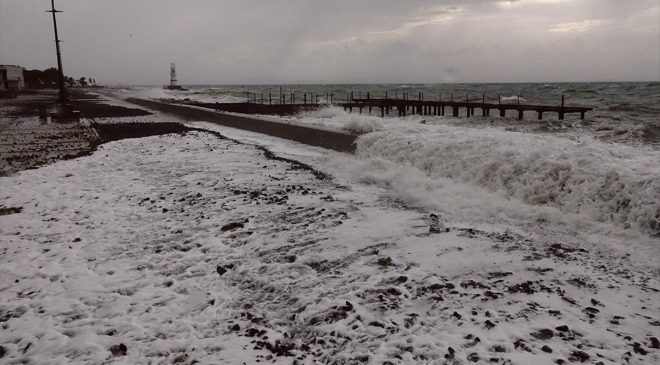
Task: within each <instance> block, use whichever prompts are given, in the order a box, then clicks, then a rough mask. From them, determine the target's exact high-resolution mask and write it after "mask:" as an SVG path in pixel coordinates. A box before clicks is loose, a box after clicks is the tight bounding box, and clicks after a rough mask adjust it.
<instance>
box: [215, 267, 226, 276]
mask: <svg viewBox="0 0 660 365" xmlns="http://www.w3.org/2000/svg"><path fill="white" fill-rule="evenodd" d="M215 270H216V271H217V272H218V275H220V276H222V275H224V274H225V273H226V272H227V269H225V268H224V267H222V266H221V265H218V266H216V268H215Z"/></svg>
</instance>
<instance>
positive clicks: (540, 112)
mask: <svg viewBox="0 0 660 365" xmlns="http://www.w3.org/2000/svg"><path fill="white" fill-rule="evenodd" d="M541 119H543V111H541V110H539V120H541Z"/></svg>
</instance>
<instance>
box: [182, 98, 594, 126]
mask: <svg viewBox="0 0 660 365" xmlns="http://www.w3.org/2000/svg"><path fill="white" fill-rule="evenodd" d="M390 95H391V94H390V93H385V94H384V96H383V97H380V98H372V97H371V94H370V93H365V96H366V97H362V93H361V92H360V93H358V94H357V95H355V93H352V92H351V93H346V95H342V99H340V100H338V99H337V98H336V97H335V95H334V94H333V93H328V94H325V95H318V94H313V93H304V94H303V95H302V97H301V96H300V95H297V96H296V94H294V93H286V94H284V93H282V92H280V93H279V94H277V95H275V97H273V95H272V94H263V93H261V94H257V93H246V99H247V100H246V102H245V103H194V102H191V103H188V104H192V105H196V106H201V107H205V108H211V109H216V110H221V111H227V112H235V113H243V114H277V115H290V114H295V113H297V112H300V111H304V110H312V109H317V108H319V107H321V106H323V105H336V106H338V107H342V108H344V109H345V110H347V111H349V112H353V111H354V110H356V111H358V112H359V113H363V112H365V111H366V112H368V113H369V114H371V113H372V112H373V111H374V109H376V111H377V112H380V115H381V116H382V117H384V116H386V115H388V116H389V115H391V114H392V113H393V112H394V113H396V114H395V115H397V116H400V117H404V116H406V115H411V114H417V115H437V116H442V115H451V116H454V117H459V116H465V117H471V116H474V115H475V111H476V110H477V109H478V110H479V111H480V114H481V115H482V116H490V115H491V112H495V113H497V114H496V115H499V116H500V117H505V116H506V115H507V112H508V111H513V112H514V115H517V117H518V119H523V117H524V113H525V112H532V113H536V115H537V118H538V119H539V120H540V119H543V116H544V115H546V114H548V113H557V115H558V116H559V119H560V120H563V119H564V118H565V116H566V114H578V113H579V114H580V119H584V118H585V114H586V113H587V112H588V111H591V110H593V108H591V107H584V106H566V105H565V98H564V96H563V95H562V97H561V103H558V105H540V104H521V103H520V98H519V97H518V98H517V99H516V101H515V102H504V103H503V102H502V100H501V97H500V96H498V97H497V102H491V101H490V99H487V98H486V95H481V98H478V99H474V98H472V99H471V98H470V95H469V94H465V95H464V98H463V99H462V100H458V99H455V98H454V95H453V94H449V96H448V97H447V98H446V99H445V100H443V97H442V95H438V96H437V98H436V99H435V100H425V98H424V94H423V93H418V95H417V98H416V99H411V98H410V94H409V93H402V94H401V95H400V97H399V94H398V93H395V94H394V97H393V98H392V97H390ZM356 96H357V97H356Z"/></svg>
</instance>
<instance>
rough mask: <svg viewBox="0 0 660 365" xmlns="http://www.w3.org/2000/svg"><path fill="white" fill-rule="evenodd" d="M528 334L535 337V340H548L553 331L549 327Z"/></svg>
mask: <svg viewBox="0 0 660 365" xmlns="http://www.w3.org/2000/svg"><path fill="white" fill-rule="evenodd" d="M530 336H532V337H534V338H536V339H537V340H549V339H551V338H552V337H553V336H554V332H552V330H551V329H548V328H543V329H540V330H538V331H536V332H532V333H530Z"/></svg>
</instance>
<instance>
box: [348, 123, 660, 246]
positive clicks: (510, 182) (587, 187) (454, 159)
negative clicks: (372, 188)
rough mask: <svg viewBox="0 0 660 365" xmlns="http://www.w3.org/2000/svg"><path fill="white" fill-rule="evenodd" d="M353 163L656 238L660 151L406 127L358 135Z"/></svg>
mask: <svg viewBox="0 0 660 365" xmlns="http://www.w3.org/2000/svg"><path fill="white" fill-rule="evenodd" d="M358 156H359V157H360V158H363V159H384V160H387V161H391V162H394V163H396V164H398V165H401V166H406V167H408V168H414V169H416V170H418V171H421V172H422V173H423V174H424V175H425V176H427V177H429V178H431V179H450V180H452V181H454V182H460V183H464V184H470V185H474V186H478V187H482V188H485V189H486V190H487V191H490V192H493V193H497V194H499V195H504V196H505V197H507V198H515V199H517V200H520V201H522V202H524V203H525V204H528V205H531V206H538V207H553V208H556V209H558V210H559V211H560V212H565V213H571V214H576V215H579V216H583V217H588V218H590V219H592V220H595V221H597V222H603V223H612V224H615V225H617V226H620V227H622V228H635V229H639V230H640V231H642V232H644V233H648V234H651V235H658V234H660V166H659V163H658V161H660V152H658V151H653V150H650V149H648V150H642V149H639V148H634V147H629V146H623V145H618V144H607V143H603V142H599V141H597V140H594V139H592V138H585V139H583V140H581V141H573V140H569V139H565V138H558V137H555V136H548V135H534V134H528V133H513V132H507V131H502V130H497V129H492V128H484V129H474V128H463V127H455V126H443V125H435V126H425V125H414V126H413V125H411V126H407V127H400V128H388V129H387V130H381V131H376V132H373V133H369V134H365V135H363V136H361V137H360V138H359V140H358Z"/></svg>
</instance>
